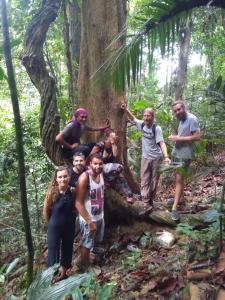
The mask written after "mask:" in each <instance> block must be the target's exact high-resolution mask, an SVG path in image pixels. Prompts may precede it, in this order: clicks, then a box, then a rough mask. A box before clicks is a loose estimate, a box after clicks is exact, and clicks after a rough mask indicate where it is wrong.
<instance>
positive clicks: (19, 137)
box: [0, 0, 34, 285]
mask: <svg viewBox="0 0 225 300" xmlns="http://www.w3.org/2000/svg"><path fill="white" fill-rule="evenodd" d="M0 4H1V16H2V31H3V48H4V55H5V61H6V67H7V75H8V84H9V89H10V94H11V100H12V106H13V113H14V121H15V128H16V148H17V155H18V176H19V184H20V202H21V210H22V216H23V223H24V231H25V237H26V244H27V249H28V264H27V283H28V285H30V284H31V282H32V280H33V257H34V251H33V242H32V235H31V228H30V218H29V211H28V205H27V190H26V178H25V162H24V149H23V130H22V124H21V118H20V109H19V101H18V97H17V89H16V81H15V76H14V70H13V64H12V56H11V49H10V38H9V25H8V19H7V9H6V2H5V0H0Z"/></svg>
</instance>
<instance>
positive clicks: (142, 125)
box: [141, 122, 160, 147]
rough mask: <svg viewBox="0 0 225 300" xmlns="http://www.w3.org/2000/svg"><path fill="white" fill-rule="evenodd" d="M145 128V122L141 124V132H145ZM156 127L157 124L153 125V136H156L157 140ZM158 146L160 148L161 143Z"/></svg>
mask: <svg viewBox="0 0 225 300" xmlns="http://www.w3.org/2000/svg"><path fill="white" fill-rule="evenodd" d="M144 126H145V122H143V123H142V124H141V130H143V128H144ZM156 126H157V124H156V123H153V124H152V133H153V135H154V138H155V131H156ZM157 145H158V146H159V147H160V143H157Z"/></svg>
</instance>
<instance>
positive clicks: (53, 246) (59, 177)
mask: <svg viewBox="0 0 225 300" xmlns="http://www.w3.org/2000/svg"><path fill="white" fill-rule="evenodd" d="M69 182H70V172H69V169H68V167H66V166H60V167H58V168H57V169H56V170H55V173H54V176H53V178H52V181H51V183H50V186H49V188H48V192H47V195H46V197H45V200H44V208H43V216H44V218H45V219H46V221H48V233H47V241H48V261H47V265H48V267H50V266H52V265H54V264H56V263H60V267H59V269H58V270H57V271H56V272H55V274H54V277H53V279H52V282H53V283H55V282H57V281H59V280H62V279H65V278H67V275H68V272H69V269H70V268H71V267H72V266H71V264H72V254H73V240H74V233H75V220H76V212H75V203H74V201H75V200H74V197H73V196H72V193H71V191H70V187H69Z"/></svg>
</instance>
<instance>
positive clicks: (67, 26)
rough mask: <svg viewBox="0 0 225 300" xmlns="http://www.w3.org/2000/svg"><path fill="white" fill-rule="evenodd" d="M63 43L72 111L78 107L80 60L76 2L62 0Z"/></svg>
mask: <svg viewBox="0 0 225 300" xmlns="http://www.w3.org/2000/svg"><path fill="white" fill-rule="evenodd" d="M63 13H64V42H65V51H66V60H67V69H68V74H69V79H68V91H69V98H70V100H71V102H72V109H73V108H74V107H75V106H78V103H79V99H78V93H77V79H78V65H79V58H80V39H81V12H80V7H79V4H78V1H77V0H74V1H66V0H63Z"/></svg>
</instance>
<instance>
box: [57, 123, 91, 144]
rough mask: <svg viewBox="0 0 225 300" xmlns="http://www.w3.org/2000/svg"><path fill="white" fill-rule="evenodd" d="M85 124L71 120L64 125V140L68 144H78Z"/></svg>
mask: <svg viewBox="0 0 225 300" xmlns="http://www.w3.org/2000/svg"><path fill="white" fill-rule="evenodd" d="M85 129H86V126H83V125H80V124H74V123H73V122H70V123H69V124H67V125H66V127H65V128H64V129H63V131H62V132H63V137H64V140H65V141H66V142H67V143H69V144H74V143H78V144H80V137H81V135H82V133H83V132H84V131H85Z"/></svg>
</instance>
